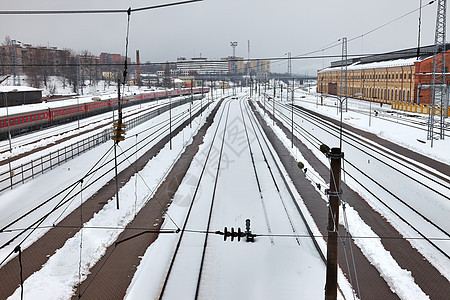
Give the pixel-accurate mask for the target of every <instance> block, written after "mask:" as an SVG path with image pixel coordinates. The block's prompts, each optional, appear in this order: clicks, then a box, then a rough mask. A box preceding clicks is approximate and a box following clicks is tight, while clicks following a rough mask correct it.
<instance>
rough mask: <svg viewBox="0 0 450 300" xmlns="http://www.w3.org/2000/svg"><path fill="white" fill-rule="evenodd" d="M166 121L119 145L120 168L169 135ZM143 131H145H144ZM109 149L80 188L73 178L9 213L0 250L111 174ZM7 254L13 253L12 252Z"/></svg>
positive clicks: (179, 117)
mask: <svg viewBox="0 0 450 300" xmlns="http://www.w3.org/2000/svg"><path fill="white" fill-rule="evenodd" d="M201 108H202V107H201V104H200V103H196V104H195V105H193V106H192V110H193V111H194V114H195V113H197V112H199V111H200V109H201ZM186 118H187V119H189V115H188V114H187V113H186V111H184V110H183V111H181V112H179V113H178V114H175V115H174V116H173V117H172V127H173V128H177V127H179V126H180V125H181V124H182V123H183V122H185V121H186ZM168 125H169V120H167V119H164V120H162V121H160V122H157V123H156V124H154V125H152V126H150V127H148V128H146V129H144V130H143V131H142V132H141V133H140V135H141V136H143V137H142V138H141V139H140V140H137V138H136V143H135V144H134V145H131V146H129V147H128V148H124V149H122V154H121V155H119V156H118V166H119V169H121V168H125V165H126V164H128V163H129V161H132V160H133V159H134V158H135V156H136V155H137V153H138V152H139V153H142V150H143V149H146V148H149V147H151V145H153V144H155V143H157V142H158V141H159V140H160V139H162V138H163V137H164V136H166V135H168V134H169V128H168ZM146 132H148V133H147V134H145V133H146ZM129 138H131V137H129ZM110 150H111V148H110ZM108 153H109V152H106V153H105V155H104V157H102V158H101V159H100V160H99V162H101V163H99V164H98V165H95V166H93V167H92V168H91V169H90V170H88V171H87V173H85V174H84V176H83V179H84V180H85V181H84V185H83V189H81V190H79V189H75V188H76V187H77V186H78V184H79V181H77V182H74V183H72V184H70V185H69V186H67V187H65V188H63V189H62V190H57V191H55V193H54V194H53V196H51V197H50V198H48V199H41V201H39V204H37V205H34V206H33V207H32V208H29V209H25V210H22V211H21V212H20V213H17V214H11V215H12V216H14V215H15V217H13V218H11V219H10V221H9V222H8V223H7V224H3V225H2V227H1V228H0V232H1V233H2V235H1V239H0V241H1V244H0V250H2V249H8V248H10V247H11V244H12V243H13V242H14V241H16V240H17V239H19V238H20V237H23V236H25V238H23V240H22V241H21V242H20V244H22V243H23V242H24V241H25V240H27V238H28V236H29V235H30V234H32V233H33V232H34V231H35V230H36V229H37V228H38V227H40V228H47V229H50V228H51V227H53V225H52V224H55V223H57V222H58V221H59V220H60V218H61V215H62V214H63V213H64V211H65V210H66V209H67V207H68V206H70V205H71V204H72V202H73V200H74V199H76V198H77V197H79V195H80V194H82V193H83V192H84V193H85V195H86V193H92V191H91V192H89V191H90V188H91V186H94V185H95V184H96V183H97V182H99V181H102V180H103V179H104V178H106V177H107V176H110V174H112V173H111V172H112V171H113V170H114V167H113V161H114V158H113V157H111V156H109V157H106V156H107V154H108ZM87 195H89V194H87ZM59 214H61V215H59ZM10 255H12V252H11V254H10ZM8 259H9V256H7V257H6V258H4V259H2V261H1V263H0V265H2V264H3V263H5V262H6V261H8Z"/></svg>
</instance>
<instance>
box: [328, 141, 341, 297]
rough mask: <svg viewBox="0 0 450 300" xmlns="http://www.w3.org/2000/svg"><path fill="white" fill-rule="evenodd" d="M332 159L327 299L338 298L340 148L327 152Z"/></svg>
mask: <svg viewBox="0 0 450 300" xmlns="http://www.w3.org/2000/svg"><path fill="white" fill-rule="evenodd" d="M326 156H327V157H328V158H329V159H330V164H331V169H330V189H327V190H325V193H326V194H327V195H328V199H329V202H328V226H327V232H328V240H327V276H326V284H325V299H326V300H336V299H337V274H338V264H337V258H338V248H337V245H338V226H339V195H340V194H341V186H340V183H341V159H342V158H343V157H344V154H343V153H341V149H340V148H332V149H331V151H328V152H327V153H326Z"/></svg>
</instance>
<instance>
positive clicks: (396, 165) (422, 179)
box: [266, 101, 450, 259]
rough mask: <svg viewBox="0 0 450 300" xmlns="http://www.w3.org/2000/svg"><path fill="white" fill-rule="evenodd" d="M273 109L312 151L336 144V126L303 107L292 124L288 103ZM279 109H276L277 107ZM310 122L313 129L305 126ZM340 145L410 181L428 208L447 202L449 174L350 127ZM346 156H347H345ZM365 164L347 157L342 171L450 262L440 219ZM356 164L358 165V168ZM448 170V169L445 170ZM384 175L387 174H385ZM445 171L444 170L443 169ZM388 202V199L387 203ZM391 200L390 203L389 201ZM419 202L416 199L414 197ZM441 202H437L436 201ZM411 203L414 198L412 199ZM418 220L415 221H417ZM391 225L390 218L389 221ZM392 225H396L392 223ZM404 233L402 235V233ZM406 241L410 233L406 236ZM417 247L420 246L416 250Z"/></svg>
mask: <svg viewBox="0 0 450 300" xmlns="http://www.w3.org/2000/svg"><path fill="white" fill-rule="evenodd" d="M277 104H278V105H276V107H275V116H276V118H278V119H280V120H282V121H283V122H284V124H286V126H287V127H288V128H290V127H291V126H292V125H293V127H294V132H295V135H296V136H299V137H301V138H302V139H303V140H304V141H307V142H308V143H309V144H310V145H311V147H312V148H315V149H319V147H320V145H321V144H323V143H325V144H330V143H331V144H336V143H338V139H339V126H337V125H336V124H334V123H333V122H330V121H328V120H325V119H324V118H321V117H320V116H318V115H316V114H313V113H311V112H309V111H307V110H305V109H303V108H299V107H296V106H295V107H294V110H293V113H294V118H296V119H295V120H294V122H293V123H292V119H291V114H292V107H291V106H290V105H287V104H280V103H277ZM266 105H268V106H269V109H268V111H269V112H272V111H273V106H272V105H273V104H272V101H271V102H270V103H269V104H267V103H266ZM277 106H278V107H277ZM306 123H309V124H310V125H311V126H314V128H316V129H315V130H314V128H312V127H310V126H308V125H306ZM317 129H319V130H320V131H323V132H326V135H327V136H331V137H332V138H333V139H334V141H336V142H330V140H326V142H325V140H324V135H320V134H319V132H318V130H317ZM343 145H344V152H345V151H349V149H350V150H352V148H353V149H355V151H358V152H361V153H364V155H366V156H367V160H368V163H367V164H370V163H377V164H378V165H381V166H382V168H387V169H388V170H390V171H389V172H395V173H396V174H399V175H400V176H402V177H403V178H405V180H407V181H409V182H411V183H407V184H406V185H408V184H409V185H408V186H409V187H410V189H417V190H418V193H420V194H421V195H422V196H418V195H417V196H416V197H421V198H423V201H426V202H427V201H431V200H430V198H431V199H433V202H430V204H429V205H433V204H432V203H434V201H441V203H444V204H443V205H445V201H449V200H450V198H449V195H450V180H449V178H450V176H449V174H444V173H442V172H439V171H436V170H435V169H433V168H432V167H428V166H426V165H424V164H422V163H420V162H415V161H413V160H411V159H408V158H406V157H405V156H403V155H400V154H398V153H394V152H393V151H392V150H390V149H388V148H386V147H384V146H380V145H378V144H377V143H375V142H373V141H371V140H369V139H368V138H365V137H362V136H361V135H358V134H355V133H353V132H351V130H350V129H349V128H344V131H343ZM346 154H347V153H346ZM367 164H366V165H364V164H361V162H360V161H359V162H355V161H354V160H353V159H352V158H349V156H348V155H347V156H346V158H345V159H344V166H345V165H347V166H348V169H345V168H344V170H343V172H344V178H345V176H348V177H349V178H350V179H351V180H354V181H355V182H356V184H357V185H359V186H360V187H361V188H362V189H364V190H366V191H367V192H368V193H369V194H370V195H371V197H373V199H374V200H373V201H375V203H379V204H375V207H377V208H378V209H380V206H381V207H383V209H381V210H384V211H389V213H391V214H393V215H395V216H396V217H397V218H398V219H399V220H400V222H402V223H404V224H406V225H407V226H408V227H410V228H411V229H412V232H413V233H415V234H418V235H419V237H420V238H421V239H422V240H424V241H426V242H427V243H428V244H429V245H431V246H432V247H433V248H434V249H435V250H437V251H438V252H439V254H440V255H442V257H443V259H450V253H449V250H448V249H447V247H446V246H445V245H446V244H445V242H444V241H443V240H445V239H448V238H450V234H449V230H448V228H447V225H446V224H445V222H444V223H442V220H436V219H434V218H433V217H432V214H431V212H430V210H427V209H426V207H425V208H424V206H422V205H420V206H418V205H417V203H416V202H414V201H413V202H411V201H410V199H408V198H406V197H405V196H403V195H402V193H399V191H398V190H396V189H395V188H394V187H393V186H392V185H391V186H389V185H386V183H384V182H383V181H380V180H379V179H377V177H376V175H375V174H373V173H372V174H371V173H369V172H368V171H367V170H365V169H366V168H367ZM358 165H359V166H358ZM447 171H448V169H447ZM385 172H386V171H385ZM443 172H445V170H443ZM361 176H362V178H368V180H369V181H370V182H371V185H372V186H375V187H376V188H378V190H379V191H378V192H374V191H372V189H373V190H375V191H376V190H377V189H376V188H372V189H371V188H370V187H367V186H366V184H364V183H362V182H361V180H359V179H358V178H361ZM387 199H389V200H387ZM390 199H392V200H390ZM416 199H418V198H416ZM439 199H440V200H439ZM413 200H414V199H413ZM417 218H419V220H421V221H418V219H417ZM390 220H391V222H392V218H390ZM394 223H396V222H395V221H394ZM403 234H405V232H403ZM405 235H406V237H405V238H407V237H408V236H411V234H405ZM411 242H412V243H413V244H415V245H416V247H417V246H418V245H417V241H411ZM419 248H420V247H419Z"/></svg>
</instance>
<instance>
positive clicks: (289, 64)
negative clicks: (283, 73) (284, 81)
mask: <svg viewBox="0 0 450 300" xmlns="http://www.w3.org/2000/svg"><path fill="white" fill-rule="evenodd" d="M287 55H288V69H287V73H288V75H289V77H291V75H292V59H291V52H288V53H287Z"/></svg>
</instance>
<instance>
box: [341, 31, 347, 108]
mask: <svg viewBox="0 0 450 300" xmlns="http://www.w3.org/2000/svg"><path fill="white" fill-rule="evenodd" d="M339 96H340V100H341V101H340V102H341V108H340V110H341V113H342V105H343V103H344V101H345V111H347V38H346V37H344V38H342V57H341V86H340V91H339Z"/></svg>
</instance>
